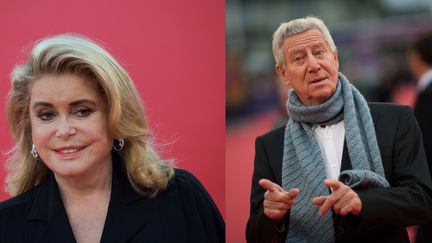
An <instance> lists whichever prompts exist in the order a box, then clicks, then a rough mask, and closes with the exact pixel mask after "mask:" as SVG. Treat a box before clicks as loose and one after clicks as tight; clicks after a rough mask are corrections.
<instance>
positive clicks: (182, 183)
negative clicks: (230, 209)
mask: <svg viewBox="0 0 432 243" xmlns="http://www.w3.org/2000/svg"><path fill="white" fill-rule="evenodd" d="M173 184H174V185H175V186H176V187H178V188H179V190H180V191H183V192H184V191H185V190H186V191H188V192H189V193H191V194H193V195H195V196H198V197H201V198H203V199H207V200H210V201H212V200H211V197H210V195H209V194H208V192H207V190H206V189H205V188H204V186H203V185H202V183H201V182H200V181H199V180H198V179H197V178H196V177H195V176H194V175H192V173H190V172H188V171H186V170H182V169H178V168H175V169H174V178H173ZM181 194H182V193H181ZM183 195H184V194H183Z"/></svg>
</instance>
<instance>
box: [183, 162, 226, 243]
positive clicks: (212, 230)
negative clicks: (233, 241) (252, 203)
mask: <svg viewBox="0 0 432 243" xmlns="http://www.w3.org/2000/svg"><path fill="white" fill-rule="evenodd" d="M175 177H176V180H177V185H178V187H179V193H180V194H181V200H182V205H183V208H184V212H185V220H186V224H187V225H186V227H187V228H188V236H189V237H190V238H189V242H203V243H223V242H225V222H224V220H223V218H222V216H221V214H220V212H219V210H218V208H217V206H216V204H215V203H214V201H213V199H212V198H211V196H210V195H209V193H208V192H207V190H206V189H205V188H204V186H203V185H202V184H201V182H200V181H199V180H198V179H197V178H196V177H194V176H193V175H192V174H191V173H189V172H187V171H185V170H180V169H176V171H175Z"/></svg>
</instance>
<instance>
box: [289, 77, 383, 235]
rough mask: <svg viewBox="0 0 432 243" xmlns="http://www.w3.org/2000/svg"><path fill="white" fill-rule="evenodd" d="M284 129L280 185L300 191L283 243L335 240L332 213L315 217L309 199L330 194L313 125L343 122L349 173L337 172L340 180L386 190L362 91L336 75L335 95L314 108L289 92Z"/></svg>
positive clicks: (354, 185) (370, 119)
mask: <svg viewBox="0 0 432 243" xmlns="http://www.w3.org/2000/svg"><path fill="white" fill-rule="evenodd" d="M287 110H288V114H289V117H290V119H289V120H288V124H287V126H286V129H285V141H284V153H283V165H282V186H283V188H284V189H285V190H289V189H292V188H298V189H299V190H300V193H299V195H298V196H297V198H296V199H295V203H294V205H293V207H292V208H291V209H290V223H289V231H288V236H287V239H286V241H287V242H335V238H334V229H333V219H332V214H331V213H330V212H328V213H327V214H325V215H324V216H322V217H319V215H318V211H319V207H318V206H315V205H312V198H314V197H317V196H323V195H328V194H329V189H328V188H327V187H325V186H324V184H323V180H324V179H325V178H326V175H325V168H324V161H323V157H322V153H321V150H320V147H319V145H318V141H317V139H316V137H315V135H314V133H313V131H312V127H313V125H315V124H321V125H331V124H335V123H337V122H339V121H341V120H342V119H343V120H344V122H345V137H346V142H347V147H348V153H349V156H350V159H351V163H352V167H353V170H347V171H344V172H342V173H341V175H340V176H339V180H341V181H343V182H344V183H345V184H347V185H349V186H351V187H353V188H354V187H370V186H378V187H388V186H389V184H388V182H387V180H386V179H385V177H384V169H383V166H382V161H381V155H380V151H379V148H378V143H377V139H376V134H375V129H374V125H373V121H372V117H371V114H370V111H369V107H368V105H367V102H366V100H365V99H364V98H363V96H362V95H361V94H360V92H359V91H358V90H357V89H356V88H355V87H354V86H353V85H351V83H350V82H349V81H348V80H347V78H346V77H345V76H344V75H342V74H341V73H339V82H338V85H337V89H336V92H335V93H334V94H333V95H332V97H330V98H329V99H328V100H327V101H325V102H324V103H322V104H320V105H316V106H305V105H303V103H302V102H301V101H300V99H299V98H298V96H297V94H296V93H295V92H293V91H292V90H291V91H290V93H289V99H288V102H287Z"/></svg>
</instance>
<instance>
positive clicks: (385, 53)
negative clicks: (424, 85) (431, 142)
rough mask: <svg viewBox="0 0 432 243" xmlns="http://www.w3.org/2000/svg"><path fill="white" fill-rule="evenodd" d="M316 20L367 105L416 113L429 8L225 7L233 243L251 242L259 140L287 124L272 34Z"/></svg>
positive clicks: (416, 4) (417, 2)
mask: <svg viewBox="0 0 432 243" xmlns="http://www.w3.org/2000/svg"><path fill="white" fill-rule="evenodd" d="M308 15H314V16H318V17H321V18H322V19H323V20H324V21H325V22H326V24H327V26H328V27H329V29H330V32H331V34H332V36H333V38H334V41H335V43H336V46H337V47H338V51H339V61H340V70H341V72H343V73H344V74H345V75H346V76H347V77H348V78H349V79H350V81H351V82H352V83H353V84H354V85H355V86H356V87H357V88H358V89H359V90H360V91H361V92H362V93H363V94H364V95H365V97H366V99H367V100H368V101H384V102H394V103H400V104H406V105H410V106H411V105H413V102H414V99H415V95H416V91H415V85H416V83H415V80H414V78H413V77H412V75H411V73H410V71H409V68H408V63H407V47H408V46H409V44H410V42H411V41H412V40H413V39H414V38H415V37H416V36H417V35H419V34H421V33H424V32H427V31H431V30H432V1H430V0H411V1H405V0H328V1H319V0H309V1H305V0H273V1H259V0H227V2H226V161H225V163H226V198H227V200H226V222H227V242H236V243H241V242H245V236H244V235H245V226H246V222H247V218H248V215H249V193H250V189H251V177H252V171H253V157H254V141H255V137H256V136H258V135H261V134H264V133H265V132H267V131H269V130H271V129H272V128H274V127H276V126H280V125H282V124H284V122H285V113H286V111H285V99H286V93H287V90H286V88H284V87H283V86H282V85H280V83H281V82H280V81H279V80H278V78H277V76H276V73H275V71H274V65H275V62H274V59H273V55H272V50H271V40H272V34H273V32H274V31H275V30H276V28H277V27H278V26H279V24H280V23H282V22H286V21H288V20H291V19H294V18H298V17H304V16H308Z"/></svg>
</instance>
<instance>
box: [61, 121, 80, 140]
mask: <svg viewBox="0 0 432 243" xmlns="http://www.w3.org/2000/svg"><path fill="white" fill-rule="evenodd" d="M74 134H76V129H75V128H74V127H73V126H72V125H71V123H70V121H68V119H67V118H62V119H60V121H59V124H58V127H57V131H56V136H57V137H59V138H67V137H69V136H71V135H74Z"/></svg>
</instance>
